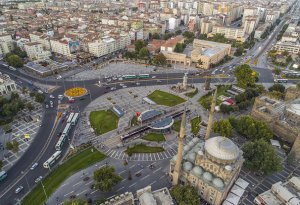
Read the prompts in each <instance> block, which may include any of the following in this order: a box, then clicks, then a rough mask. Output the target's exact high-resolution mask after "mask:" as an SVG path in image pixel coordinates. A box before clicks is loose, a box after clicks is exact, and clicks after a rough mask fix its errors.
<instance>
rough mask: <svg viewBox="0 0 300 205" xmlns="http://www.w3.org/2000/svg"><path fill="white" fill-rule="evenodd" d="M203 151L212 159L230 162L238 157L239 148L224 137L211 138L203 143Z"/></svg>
mask: <svg viewBox="0 0 300 205" xmlns="http://www.w3.org/2000/svg"><path fill="white" fill-rule="evenodd" d="M204 147H205V151H206V152H207V153H208V154H209V155H210V156H212V157H214V158H216V159H219V160H224V161H231V160H236V159H237V158H238V156H239V148H238V147H237V146H236V145H235V144H234V143H233V142H232V141H231V140H230V139H228V138H226V137H213V138H210V139H208V140H206V142H205V145H204Z"/></svg>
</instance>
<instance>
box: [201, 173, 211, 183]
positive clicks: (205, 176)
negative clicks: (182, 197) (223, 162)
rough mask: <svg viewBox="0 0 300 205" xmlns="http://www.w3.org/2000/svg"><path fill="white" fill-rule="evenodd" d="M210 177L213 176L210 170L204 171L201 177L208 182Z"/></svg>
mask: <svg viewBox="0 0 300 205" xmlns="http://www.w3.org/2000/svg"><path fill="white" fill-rule="evenodd" d="M212 178H213V176H212V174H211V173H210V172H204V174H203V179H204V180H205V181H209V182H210V181H211V180H212Z"/></svg>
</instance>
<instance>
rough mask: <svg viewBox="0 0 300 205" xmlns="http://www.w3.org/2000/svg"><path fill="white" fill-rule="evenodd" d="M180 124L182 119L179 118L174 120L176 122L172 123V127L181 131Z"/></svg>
mask: <svg viewBox="0 0 300 205" xmlns="http://www.w3.org/2000/svg"><path fill="white" fill-rule="evenodd" d="M180 125H181V120H177V121H175V122H174V124H173V125H172V129H173V130H174V131H176V132H179V131H180Z"/></svg>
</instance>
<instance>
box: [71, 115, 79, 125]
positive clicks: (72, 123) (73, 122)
mask: <svg viewBox="0 0 300 205" xmlns="http://www.w3.org/2000/svg"><path fill="white" fill-rule="evenodd" d="M78 119H79V113H75V114H74V116H73V119H72V121H71V125H75V124H76V123H77V121H78Z"/></svg>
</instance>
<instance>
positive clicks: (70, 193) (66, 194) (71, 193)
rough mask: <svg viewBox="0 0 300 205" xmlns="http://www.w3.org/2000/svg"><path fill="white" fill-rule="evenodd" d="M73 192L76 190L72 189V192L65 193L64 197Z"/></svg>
mask: <svg viewBox="0 0 300 205" xmlns="http://www.w3.org/2000/svg"><path fill="white" fill-rule="evenodd" d="M73 192H74V191H71V192H69V193H67V194H65V195H64V197H66V196H68V195H69V194H72V193H73Z"/></svg>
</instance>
